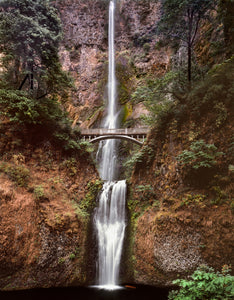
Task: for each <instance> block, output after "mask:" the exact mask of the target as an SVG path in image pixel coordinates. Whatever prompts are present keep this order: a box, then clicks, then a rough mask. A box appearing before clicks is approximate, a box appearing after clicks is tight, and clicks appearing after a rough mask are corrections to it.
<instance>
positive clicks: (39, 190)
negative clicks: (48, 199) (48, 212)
mask: <svg viewBox="0 0 234 300" xmlns="http://www.w3.org/2000/svg"><path fill="white" fill-rule="evenodd" d="M33 193H34V196H35V198H36V199H37V200H40V199H42V198H43V197H44V196H45V192H44V188H43V187H42V186H41V185H37V186H35V187H34V190H33Z"/></svg>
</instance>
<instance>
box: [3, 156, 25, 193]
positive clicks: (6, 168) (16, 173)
mask: <svg viewBox="0 0 234 300" xmlns="http://www.w3.org/2000/svg"><path fill="white" fill-rule="evenodd" d="M0 171H2V172H4V173H6V174H7V175H8V176H9V178H10V179H11V180H12V181H14V182H15V183H16V184H17V185H18V186H21V187H26V186H27V185H28V182H29V178H30V172H29V169H27V168H26V167H25V166H24V165H18V166H15V165H12V164H9V163H5V162H2V163H1V164H0Z"/></svg>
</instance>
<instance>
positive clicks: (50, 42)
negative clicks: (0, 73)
mask: <svg viewBox="0 0 234 300" xmlns="http://www.w3.org/2000/svg"><path fill="white" fill-rule="evenodd" d="M60 41H61V24H60V20H59V18H58V15H57V12H56V9H55V8H54V7H52V6H51V4H50V2H49V1H48V0H24V1H20V0H3V1H1V2H0V51H1V52H3V54H4V56H3V57H4V60H5V63H7V69H8V71H9V70H10V69H11V73H12V74H13V76H12V74H11V77H12V78H14V81H15V85H18V89H22V87H23V85H24V84H25V82H26V80H27V79H28V80H29V83H30V89H31V90H33V89H35V81H36V82H37V97H41V96H42V95H43V94H48V93H49V92H53V90H54V89H55V86H56V87H59V84H58V81H60V82H68V81H69V80H68V78H67V76H66V75H65V73H63V72H62V70H61V66H60V63H59V57H58V47H59V42H60ZM10 67H11V68H10ZM55 72H56V76H57V77H55V74H54V73H55ZM22 75H23V77H22ZM35 77H36V78H35ZM58 77H60V79H59V80H58ZM52 78H53V84H51V79H52ZM56 81H57V82H56ZM53 85H55V86H53Z"/></svg>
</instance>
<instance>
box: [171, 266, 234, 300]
mask: <svg viewBox="0 0 234 300" xmlns="http://www.w3.org/2000/svg"><path fill="white" fill-rule="evenodd" d="M229 272H230V269H229V266H226V265H225V266H224V267H223V269H222V273H220V272H215V271H214V269H213V268H209V267H207V266H200V267H199V268H197V270H196V271H195V272H194V273H193V274H192V275H191V280H186V279H177V280H175V281H173V283H174V284H176V285H179V286H180V287H181V288H180V290H179V291H175V290H174V291H171V292H170V294H169V300H200V299H207V300H208V299H210V300H218V299H220V300H228V299H233V297H234V288H233V287H234V276H231V275H230V274H229Z"/></svg>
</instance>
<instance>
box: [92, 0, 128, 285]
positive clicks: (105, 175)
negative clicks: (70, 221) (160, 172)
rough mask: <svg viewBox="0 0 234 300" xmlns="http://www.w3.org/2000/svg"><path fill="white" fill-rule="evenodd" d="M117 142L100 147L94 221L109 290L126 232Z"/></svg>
mask: <svg viewBox="0 0 234 300" xmlns="http://www.w3.org/2000/svg"><path fill="white" fill-rule="evenodd" d="M114 16H115V1H114V0H113V1H112V0H111V1H110V5H109V39H108V42H109V69H108V107H107V117H106V119H105V122H104V127H105V128H108V129H115V128H117V126H118V112H117V103H116V102H117V99H116V78H115V48H114V33H115V26H114ZM116 148H117V147H116V141H115V140H114V139H112V140H107V141H103V142H101V143H100V146H99V153H101V160H100V169H99V172H100V176H101V178H102V179H103V180H107V182H105V183H104V185H103V190H102V193H101V196H100V199H99V204H98V207H97V210H96V213H95V217H94V222H95V226H96V230H97V237H98V284H99V285H100V286H103V287H104V288H107V289H114V288H116V287H117V284H118V279H119V267H120V260H121V254H122V247H123V240H124V232H125V227H126V223H125V197H126V182H125V180H121V181H114V180H116V177H117V174H116V173H117V172H116V169H117V155H116V153H117V149H116Z"/></svg>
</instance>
